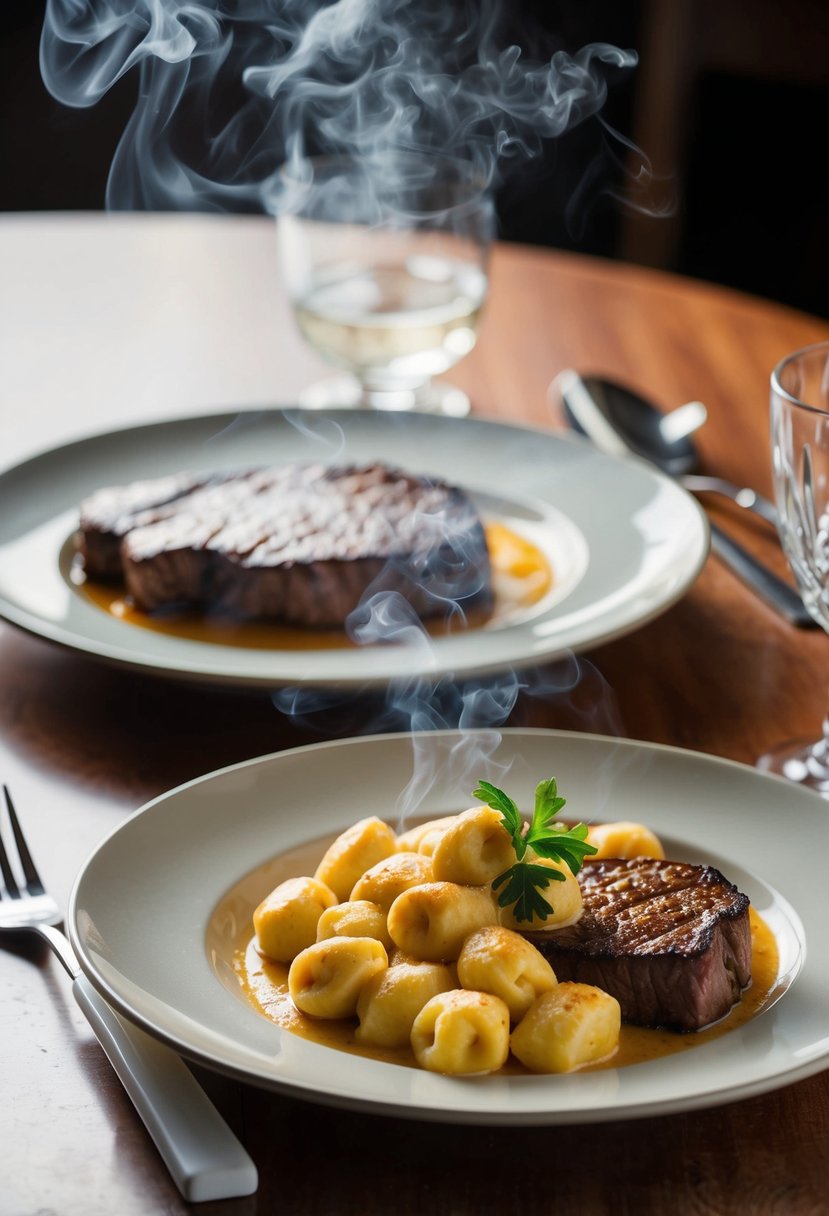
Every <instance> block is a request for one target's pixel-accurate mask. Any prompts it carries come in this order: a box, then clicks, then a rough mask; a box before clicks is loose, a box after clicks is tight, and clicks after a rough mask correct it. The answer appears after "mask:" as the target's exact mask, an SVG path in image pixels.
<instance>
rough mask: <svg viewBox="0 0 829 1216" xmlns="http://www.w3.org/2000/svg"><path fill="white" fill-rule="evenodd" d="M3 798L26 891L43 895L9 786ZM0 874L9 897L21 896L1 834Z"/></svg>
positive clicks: (41, 884)
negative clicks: (0, 873)
mask: <svg viewBox="0 0 829 1216" xmlns="http://www.w3.org/2000/svg"><path fill="white" fill-rule="evenodd" d="M3 797H4V798H5V801H6V811H7V812H8V817H9V824H10V826H11V830H12V835H13V836H14V842H15V845H16V847H17V856H18V858H19V859H20V868H21V869H22V871H23V877H24V878H25V880H26V890H27V891H28V892H29V894H30V895H43V894H44V889H43V883H42V882H41V881H40V875H39V874H38V872H37V870H36V869H35V863H34V862H33V861H32V855H31V853H30V852H29V849H28V846H27V844H26V840H25V837H24V835H23V832H22V831H21V828H20V824H19V823H18V820H17V814H16V812H15V809H14V803H13V802H12V796H11V794H10V793H9V790H8V786H6V785H4V786H3ZM0 872H2V875H3V883H4V885H5V888H6V890H7V892H8V893H9V895H11V897H12V898H15V897H16V896H19V895H20V888H19V886H18V883H17V879H16V878H15V876H14V871H13V870H12V867H11V862H10V861H9V854H8V851H7V849H6V846H5V844H4V842H3V834H2V832H0Z"/></svg>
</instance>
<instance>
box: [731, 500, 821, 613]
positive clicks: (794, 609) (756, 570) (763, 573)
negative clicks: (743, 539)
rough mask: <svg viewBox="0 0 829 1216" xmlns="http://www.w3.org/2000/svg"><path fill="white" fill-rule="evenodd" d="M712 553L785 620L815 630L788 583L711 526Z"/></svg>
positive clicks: (799, 599) (800, 600)
mask: <svg viewBox="0 0 829 1216" xmlns="http://www.w3.org/2000/svg"><path fill="white" fill-rule="evenodd" d="M710 527H711V550H712V552H713V553H715V554H716V555H717V557H718V558H719V559H720V561H721V562H723V564H724V565H726V566H728V568H729V570H731V571H733V573H734V574H736V575H737V577H738V578H740V579H742V581H743V582H744V583H745V584H746V586H747V587H750V588H751V590H752V591H755V592H756V593H757V595H759V596H760V598H761V599H764V600H765V601H766V603H767V604H768V605H769V607H770V608H774V610H775V611H776V612H779V613H780V615H781V616H782V617H784V618H785V619H786V620H787V621H789V623H790V624H792V625H797V626H798V628H800V629H815V628H817V622H816V621H815V620H814V618H813V617H812V616H810V614H809V613H808V612H807V611H806V608H805V607H804V606H803V601H802V599H801V598H800V596H799V595H798V593H797V592H796V591H795V590H794V588H793V587H790V586H789V584H788V583H785V582H783V580H782V579H781V578H778V577H777V575H776V574H775V573H774V572H773V571H772V570H769V569H768V567H767V566H764V565H763V563H762V562H759V561H758V560H757V558H756V557H754V555H753V554H752V553H749V552H748V550H747V549H744V548H743V546H742V545H739V544H738V543H737V541H735V540H732V538H731V537H730V536H729V535H728V534H727V533H726V532H723V530H722V529H721V528H719V527H718V526H717V525H716V524H713V523H712V524H711V525H710Z"/></svg>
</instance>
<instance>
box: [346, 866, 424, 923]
mask: <svg viewBox="0 0 829 1216" xmlns="http://www.w3.org/2000/svg"><path fill="white" fill-rule="evenodd" d="M431 880H432V863H431V861H430V860H429V858H428V857H423V856H421V854H420V853H394V854H393V855H392V856H391V857H386V858H385V859H384V860H383V861H378V863H377V865H375V866H372V867H371V869H370V870H367V871H366V873H365V874H363V875H362V877H361V878H359V879H358V880H357V882H356V883H355V885H354V889H353V890H352V892H351V896H350V898H351V899H369V900H371V901H372V902H373V903H376V904H379V906H380V907H381V908H382V909H383V911H384V912H386V913H388V910H389V908H390V907H391V906H392V904H393V903H394V901H395V900H396V899H397V897H398V895H400V894H401V893H402V892H403V891H407V890H408V889H409V887H417V886H419V885H420V884H421V883H424V882H431Z"/></svg>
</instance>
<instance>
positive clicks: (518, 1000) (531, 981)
mask: <svg viewBox="0 0 829 1216" xmlns="http://www.w3.org/2000/svg"><path fill="white" fill-rule="evenodd" d="M458 979H459V980H460V982H461V984H462V986H463V987H464V988H472V989H478V990H479V991H481V992H491V993H492V995H493V996H499V997H500V998H501V999H502V1000H503V1001H504V1003H505V1004H506V1006H507V1008H508V1009H509V1012H510V1017H511V1018H512V1020H513V1021H514V1022H517V1021H519V1020H520V1019H521V1018H522V1017H523V1016H524V1014H525V1013H526V1012H527V1010H528V1009H529V1008H530V1006H531V1005H532V1003H533V1001H534V1000H535V999H536V997H537V996H540V995H541V993H542V992H550V991H551V990H552V989H553V988H555V986H556V976H555V972H554V971H553V969H552V967H551V966H550V964H549V963H548V962H547V960H546V958H544V956H543V954H541V953H540V952H539V951H538V950H536V948H535V946H533V945H531V944H530V942H528V941H527V939H526V938H525V937H522V936H521V935H520V933H514V932H513V931H512V930H511V929H504V928H502V927H501V926H500V925H489V926H487V927H486V928H485V929H478V930H477V931H476V932H475V933H470V935H469V937H467V939H466V941H465V942H464V943H463V948H462V950H461V953H460V957H459V958H458Z"/></svg>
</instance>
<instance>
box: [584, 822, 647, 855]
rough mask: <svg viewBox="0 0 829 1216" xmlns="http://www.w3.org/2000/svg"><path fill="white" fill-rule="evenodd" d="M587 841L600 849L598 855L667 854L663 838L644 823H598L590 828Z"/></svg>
mask: <svg viewBox="0 0 829 1216" xmlns="http://www.w3.org/2000/svg"><path fill="white" fill-rule="evenodd" d="M587 841H588V844H592V845H593V847H594V848H595V849H597V850H598V851H597V852H596V854H595V856H596V857H623V858H630V857H656V858H663V857H664V856H665V850H664V849H663V847H662V842H661V840H660V839H659V837H658V836H656V835H655V833H654V832H652V831H651V829H650V828H648V827H645V825H644V824H643V823H629V822H627V821H625V820H621V821H620V822H618V823H597V824H594V825H593V827H591V828H588V830H587Z"/></svg>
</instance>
